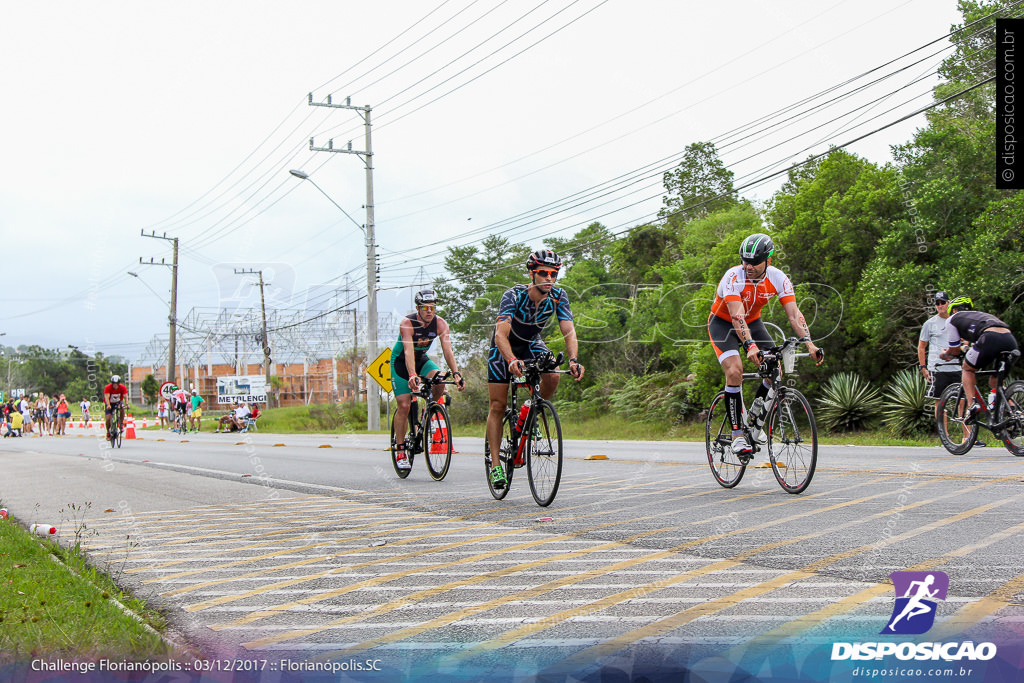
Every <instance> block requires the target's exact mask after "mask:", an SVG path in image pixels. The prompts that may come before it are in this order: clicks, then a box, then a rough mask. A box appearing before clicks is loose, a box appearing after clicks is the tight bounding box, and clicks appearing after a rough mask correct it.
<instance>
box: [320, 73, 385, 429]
mask: <svg viewBox="0 0 1024 683" xmlns="http://www.w3.org/2000/svg"><path fill="white" fill-rule="evenodd" d="M309 104H310V106H313V107H334V108H336V109H353V110H355V111H357V112H359V114H360V116H362V118H363V122H364V123H365V129H366V149H365V150H363V151H358V150H353V149H352V143H351V142H349V143H348V147H347V148H346V149H335V148H334V140H330V141H328V144H327V147H315V146H314V145H313V139H312V138H310V140H309V148H310V149H311V150H312V151H314V152H340V153H342V154H357V155H359V157H360V158H361V159H362V160H363V164H364V165H365V166H366V361H367V363H369V362H372V361H373V360H374V359H375V358H376V357H377V244H376V242H375V239H374V233H373V144H372V141H371V135H370V130H371V126H370V107H369V105H367V106H365V107H355V106H352V104H351V99H350V98H345V104H332V103H331V96H330V95H328V96H327V101H326V102H314V101H313V93H309ZM370 384H371V383H370V382H369V381H368V382H367V383H366V428H367V429H369V430H370V431H377V430H379V429H380V394H379V392H378V391H377V388H376V387H375V386H374V387H371V386H370Z"/></svg>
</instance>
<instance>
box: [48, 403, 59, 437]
mask: <svg viewBox="0 0 1024 683" xmlns="http://www.w3.org/2000/svg"><path fill="white" fill-rule="evenodd" d="M46 426H47V428H48V429H49V432H50V436H53V430H54V429H55V428H56V426H57V397H56V396H51V397H50V402H49V403H47V404H46Z"/></svg>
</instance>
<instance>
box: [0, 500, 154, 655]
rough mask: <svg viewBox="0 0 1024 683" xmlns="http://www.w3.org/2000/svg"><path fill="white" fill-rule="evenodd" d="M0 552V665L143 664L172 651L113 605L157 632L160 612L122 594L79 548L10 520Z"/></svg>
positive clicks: (0, 531)
mask: <svg viewBox="0 0 1024 683" xmlns="http://www.w3.org/2000/svg"><path fill="white" fill-rule="evenodd" d="M0 548H2V550H0V585H2V586H3V590H0V663H8V662H18V661H24V660H25V659H27V658H35V657H43V658H49V659H53V658H56V657H65V658H68V657H74V658H79V659H82V658H84V659H91V660H96V659H100V658H104V657H105V658H117V659H131V660H135V661H142V660H147V659H153V658H166V657H169V656H171V655H172V654H173V650H172V648H170V647H169V646H168V645H167V643H166V642H165V641H164V640H163V639H162V638H160V636H159V635H157V634H156V633H154V632H153V631H150V630H149V629H147V628H146V627H144V626H143V624H142V623H140V622H139V621H137V620H136V619H135V618H133V617H132V616H130V615H128V614H126V613H125V612H124V611H123V610H122V609H121V608H120V607H119V606H118V605H117V604H116V603H115V602H114V601H115V600H116V601H117V602H120V603H121V604H123V605H125V606H126V607H127V608H128V609H130V610H132V611H133V612H135V613H136V614H137V615H139V616H140V617H141V618H142V619H143V621H144V622H145V623H146V624H148V625H149V627H150V628H152V629H154V630H156V631H160V630H161V629H163V628H165V626H166V622H165V620H164V618H163V617H162V615H160V613H158V612H156V611H154V610H151V609H148V608H147V607H146V606H145V605H144V604H143V603H141V602H139V601H138V600H136V599H135V598H133V597H131V596H130V595H126V594H125V593H123V592H122V591H121V589H120V588H118V587H117V585H116V584H115V583H114V582H113V580H111V579H110V577H108V576H106V575H105V574H103V573H101V572H99V571H97V570H96V569H95V568H94V567H92V566H91V565H89V564H88V563H87V562H86V561H85V558H84V557H83V555H82V554H81V552H79V551H78V549H77V548H72V549H70V550H69V549H65V548H61V547H60V546H58V545H57V544H55V543H53V542H51V541H49V540H46V539H43V538H37V537H35V536H32V535H31V534H29V533H28V532H27V531H25V529H23V528H22V527H20V526H19V525H18V524H17V523H15V521H14V520H13V519H7V520H0ZM55 559H57V560H60V561H59V562H58V561H55ZM69 569H70V570H71V571H69Z"/></svg>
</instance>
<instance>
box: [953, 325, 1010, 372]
mask: <svg viewBox="0 0 1024 683" xmlns="http://www.w3.org/2000/svg"><path fill="white" fill-rule="evenodd" d="M1015 348H1017V340H1016V339H1014V338H1013V335H1012V334H1010V333H1009V332H982V333H981V336H980V337H978V341H976V342H974V346H972V347H971V348H970V350H969V351H968V352H967V355H966V356H964V361H965V362H967V363H970V364H971V366H972V367H974V368H976V369H984V368H985V367H987V366H988V365H990V364H991V363H992V362H993V361H994V360H995V359H996V358H997V357H998V356H999V354H1000V353H1002V352H1003V351H1013V350H1014V349H1015Z"/></svg>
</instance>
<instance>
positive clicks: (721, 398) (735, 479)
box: [704, 391, 747, 489]
mask: <svg viewBox="0 0 1024 683" xmlns="http://www.w3.org/2000/svg"><path fill="white" fill-rule="evenodd" d="M704 442H705V445H706V447H707V451H708V464H709V465H710V466H711V474H713V475H714V476H715V481H717V482H718V483H719V484H721V485H722V486H723V487H725V488H727V489H731V488H732V487H734V486H736V484H738V483H740V479H742V478H743V473H744V472H745V471H746V470H747V464H746V463H745V462H743V461H742V460H740V459H739V457H738V456H737V455H735V454H733V452H732V424H730V422H729V415H728V412H727V411H726V409H725V392H724V391H720V392H718V395H717V396H715V398H714V399H712V401H711V407H710V408H708V419H707V422H706V423H705V426H704Z"/></svg>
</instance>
